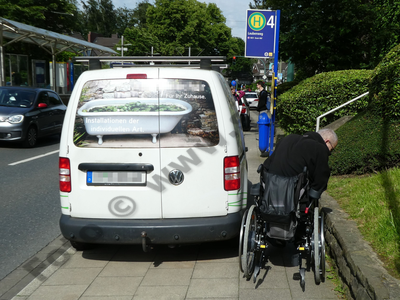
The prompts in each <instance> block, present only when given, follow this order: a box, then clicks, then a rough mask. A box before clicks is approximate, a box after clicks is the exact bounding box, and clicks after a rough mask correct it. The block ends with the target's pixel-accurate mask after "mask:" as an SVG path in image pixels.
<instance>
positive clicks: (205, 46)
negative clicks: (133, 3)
mask: <svg viewBox="0 0 400 300" xmlns="http://www.w3.org/2000/svg"><path fill="white" fill-rule="evenodd" d="M225 21H226V20H225V17H224V16H223V15H222V14H221V10H220V9H219V8H218V7H217V6H216V5H215V4H214V3H210V4H208V5H206V4H205V3H201V2H198V1H197V0H156V1H155V3H154V6H149V8H148V10H147V26H148V29H149V33H150V34H152V35H154V36H155V37H157V39H158V40H159V41H160V46H159V47H160V48H159V49H158V52H160V53H161V54H162V55H184V54H187V53H188V52H187V51H188V48H189V47H190V48H191V55H199V54H201V55H226V54H227V53H228V51H229V48H230V47H229V42H230V39H231V29H230V28H229V27H227V26H226V24H225Z"/></svg>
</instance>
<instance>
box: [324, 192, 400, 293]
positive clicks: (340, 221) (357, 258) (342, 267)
mask: <svg viewBox="0 0 400 300" xmlns="http://www.w3.org/2000/svg"><path fill="white" fill-rule="evenodd" d="M320 205H321V206H322V211H324V212H325V240H326V243H327V244H328V246H329V249H330V253H329V255H330V256H331V257H332V258H333V260H334V261H335V263H336V267H337V268H338V270H339V276H340V279H341V281H342V283H343V286H344V287H345V294H346V297H347V299H355V300H369V299H374V300H375V299H376V300H381V299H382V300H383V299H390V300H392V299H393V300H394V299H400V280H398V279H396V278H394V277H392V276H391V275H390V274H389V273H388V272H387V271H386V269H385V268H384V267H383V265H384V264H383V263H382V261H380V259H379V258H378V256H377V255H376V253H375V252H374V250H373V249H372V248H371V246H370V245H369V244H368V243H367V242H366V241H365V240H364V239H363V237H362V235H361V233H360V231H359V230H358V228H357V225H356V223H355V222H354V221H352V220H350V219H349V215H348V214H347V213H346V212H344V211H343V210H342V209H341V208H340V206H339V204H338V203H337V202H336V200H335V199H333V198H332V197H331V196H329V195H328V194H327V193H323V194H322V197H321V204H320Z"/></svg>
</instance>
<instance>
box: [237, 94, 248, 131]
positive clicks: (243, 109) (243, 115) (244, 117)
mask: <svg viewBox="0 0 400 300" xmlns="http://www.w3.org/2000/svg"><path fill="white" fill-rule="evenodd" d="M239 111H240V121H241V122H242V128H243V131H249V130H250V128H251V124H250V123H251V118H250V106H249V103H248V101H247V97H246V95H245V94H244V95H243V97H242V105H241V106H240V107H239Z"/></svg>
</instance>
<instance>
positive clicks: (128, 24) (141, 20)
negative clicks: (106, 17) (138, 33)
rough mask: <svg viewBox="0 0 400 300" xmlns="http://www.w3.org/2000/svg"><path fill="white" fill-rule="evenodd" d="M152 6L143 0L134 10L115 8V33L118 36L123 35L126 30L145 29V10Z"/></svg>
mask: <svg viewBox="0 0 400 300" xmlns="http://www.w3.org/2000/svg"><path fill="white" fill-rule="evenodd" d="M150 6H152V5H151V4H150V3H149V1H148V0H144V1H142V2H139V3H138V4H137V7H136V8H135V9H128V8H126V7H123V8H121V7H120V8H117V9H116V10H115V14H116V20H117V24H116V27H117V33H118V35H119V36H121V35H124V32H125V30H126V29H130V28H140V29H142V28H147V15H146V12H147V9H148V8H149V7H150Z"/></svg>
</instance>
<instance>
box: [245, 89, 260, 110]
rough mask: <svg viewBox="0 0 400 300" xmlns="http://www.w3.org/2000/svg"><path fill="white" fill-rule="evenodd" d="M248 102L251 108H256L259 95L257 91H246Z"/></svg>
mask: <svg viewBox="0 0 400 300" xmlns="http://www.w3.org/2000/svg"><path fill="white" fill-rule="evenodd" d="M245 96H246V99H247V103H248V104H249V107H250V108H256V107H257V105H258V95H257V93H256V92H246V94H245Z"/></svg>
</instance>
